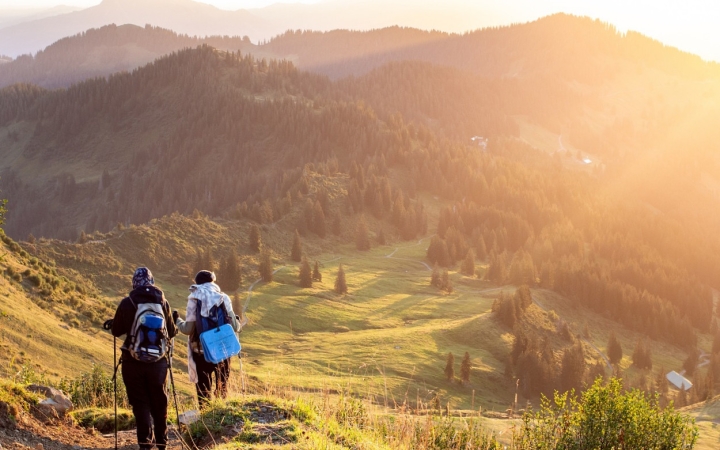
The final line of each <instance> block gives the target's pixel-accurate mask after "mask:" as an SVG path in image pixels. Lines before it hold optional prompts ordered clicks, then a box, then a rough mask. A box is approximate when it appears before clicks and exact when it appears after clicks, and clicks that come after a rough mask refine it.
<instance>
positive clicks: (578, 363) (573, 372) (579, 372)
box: [560, 342, 585, 392]
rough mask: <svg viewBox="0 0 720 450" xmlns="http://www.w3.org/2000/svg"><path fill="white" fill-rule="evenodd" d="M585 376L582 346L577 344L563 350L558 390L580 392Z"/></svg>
mask: <svg viewBox="0 0 720 450" xmlns="http://www.w3.org/2000/svg"><path fill="white" fill-rule="evenodd" d="M584 375H585V355H584V352H583V348H582V344H581V343H580V342H577V343H576V344H575V345H573V346H572V347H570V348H568V349H566V350H565V352H564V353H563V357H562V362H561V367H560V388H561V389H562V390H563V391H569V390H570V389H575V392H579V391H580V387H581V385H582V382H583V379H584Z"/></svg>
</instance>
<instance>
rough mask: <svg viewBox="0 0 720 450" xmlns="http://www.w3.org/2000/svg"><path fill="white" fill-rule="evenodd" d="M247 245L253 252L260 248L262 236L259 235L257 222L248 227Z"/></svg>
mask: <svg viewBox="0 0 720 450" xmlns="http://www.w3.org/2000/svg"><path fill="white" fill-rule="evenodd" d="M248 247H250V250H252V251H254V252H255V253H257V252H259V251H260V249H261V248H262V236H261V235H260V227H258V226H257V224H252V226H251V227H250V237H249V238H248Z"/></svg>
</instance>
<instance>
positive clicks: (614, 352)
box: [607, 333, 623, 365]
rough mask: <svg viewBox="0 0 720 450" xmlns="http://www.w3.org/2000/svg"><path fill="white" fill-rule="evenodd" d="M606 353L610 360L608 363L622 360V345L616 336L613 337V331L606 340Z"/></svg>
mask: <svg viewBox="0 0 720 450" xmlns="http://www.w3.org/2000/svg"><path fill="white" fill-rule="evenodd" d="M607 355H608V359H609V360H610V364H613V365H615V364H617V363H619V362H620V360H622V355H623V351H622V346H621V345H620V342H619V341H618V340H617V337H615V333H612V334H611V335H610V339H609V340H608V344H607Z"/></svg>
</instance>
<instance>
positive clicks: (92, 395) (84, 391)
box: [58, 365, 128, 408]
mask: <svg viewBox="0 0 720 450" xmlns="http://www.w3.org/2000/svg"><path fill="white" fill-rule="evenodd" d="M58 388H59V389H60V390H62V391H64V392H65V393H67V394H68V395H69V396H70V399H71V400H72V402H73V404H75V406H77V407H79V408H93V407H94V408H110V407H112V406H113V396H114V393H113V379H112V374H108V373H106V372H105V370H104V369H103V368H102V367H100V366H97V365H93V366H92V369H91V370H90V372H86V373H83V374H81V375H80V376H79V377H77V378H72V379H71V378H63V379H62V380H61V381H60V384H59V386H58ZM117 390H118V393H117V398H118V406H120V407H127V406H128V402H127V395H126V391H125V385H124V384H123V381H122V377H121V376H120V373H119V371H118V377H117Z"/></svg>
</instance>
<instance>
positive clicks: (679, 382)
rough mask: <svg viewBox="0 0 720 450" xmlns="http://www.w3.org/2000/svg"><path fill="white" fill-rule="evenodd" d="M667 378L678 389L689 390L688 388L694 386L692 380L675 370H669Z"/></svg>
mask: <svg viewBox="0 0 720 450" xmlns="http://www.w3.org/2000/svg"><path fill="white" fill-rule="evenodd" d="M665 378H667V380H668V381H669V382H670V384H672V385H673V386H674V387H676V388H677V389H682V390H684V391H687V390H688V389H690V388H691V387H693V384H692V383H691V382H690V380H688V379H687V378H685V377H684V376H682V375H680V374H679V373H677V372H675V371H674V370H673V371H672V372H668V374H667V375H665Z"/></svg>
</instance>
